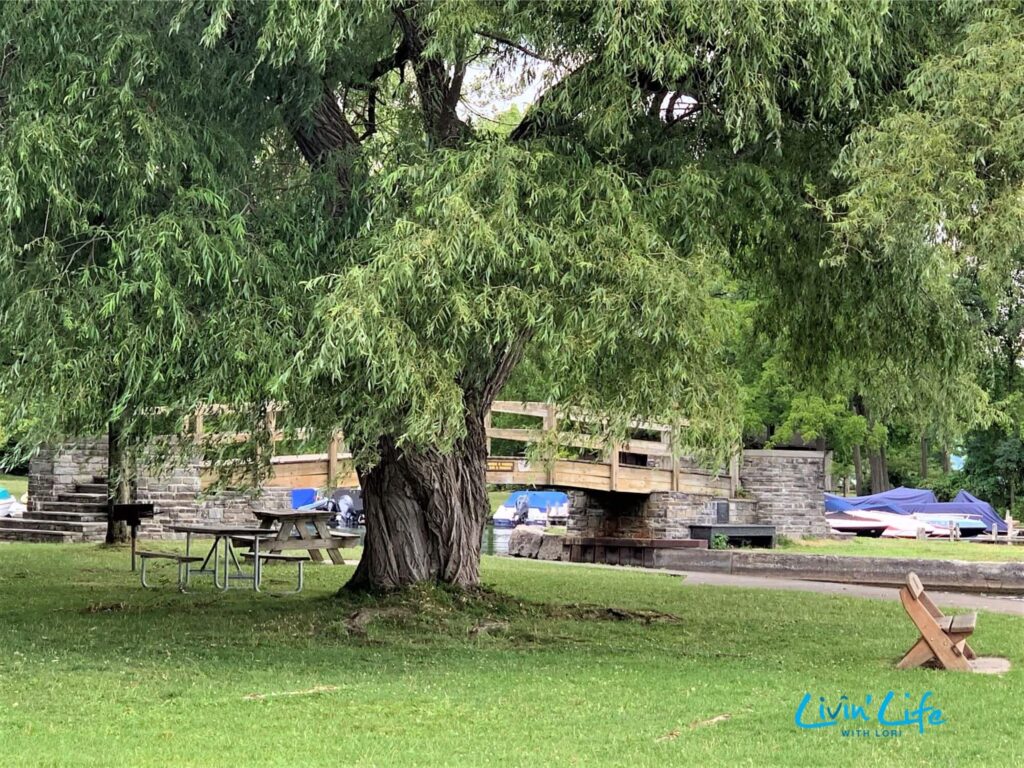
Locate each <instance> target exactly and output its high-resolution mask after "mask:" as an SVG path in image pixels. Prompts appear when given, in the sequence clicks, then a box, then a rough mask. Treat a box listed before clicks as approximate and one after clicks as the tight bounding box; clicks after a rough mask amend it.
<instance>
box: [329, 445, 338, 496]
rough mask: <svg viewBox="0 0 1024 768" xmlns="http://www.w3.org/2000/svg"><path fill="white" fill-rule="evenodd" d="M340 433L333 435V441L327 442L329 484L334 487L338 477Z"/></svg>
mask: <svg viewBox="0 0 1024 768" xmlns="http://www.w3.org/2000/svg"><path fill="white" fill-rule="evenodd" d="M338 442H339V441H338V435H337V433H335V434H332V435H331V441H330V443H328V444H327V486H328V487H329V488H333V487H334V481H335V480H336V479H337V477H338V447H339V446H338Z"/></svg>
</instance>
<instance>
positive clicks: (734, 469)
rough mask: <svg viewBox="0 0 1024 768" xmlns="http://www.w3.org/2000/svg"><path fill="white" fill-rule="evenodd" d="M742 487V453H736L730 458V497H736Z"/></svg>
mask: <svg viewBox="0 0 1024 768" xmlns="http://www.w3.org/2000/svg"><path fill="white" fill-rule="evenodd" d="M739 489H740V455H739V453H734V454H733V455H732V458H731V459H729V498H735V496H736V492H737V491H739Z"/></svg>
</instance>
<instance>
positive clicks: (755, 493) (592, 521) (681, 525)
mask: <svg viewBox="0 0 1024 768" xmlns="http://www.w3.org/2000/svg"><path fill="white" fill-rule="evenodd" d="M828 477H829V454H828V453H827V452H825V451H802V450H801V451H785V450H776V451H769V450H752V451H745V452H744V454H743V459H742V462H741V464H740V485H741V487H742V489H743V490H742V492H741V493H742V496H741V497H740V498H734V499H728V503H729V522H730V523H733V524H764V525H774V526H775V527H776V530H777V532H778V533H779V534H782V535H786V536H824V535H827V534H828V533H829V527H828V523H827V521H826V520H825V501H824V496H823V493H824V491H825V490H827V489H828V487H829V486H828ZM569 497H570V501H571V503H570V510H569V523H568V531H567V532H568V535H570V536H579V537H592V536H609V537H617V538H634V539H639V538H656V539H686V538H689V537H690V526H691V525H708V524H711V523H714V522H716V519H717V516H716V509H715V505H714V504H715V502H716V501H723V499H720V498H716V497H712V496H701V495H697V494H692V493H682V492H656V493H651V494H650V495H648V496H640V495H637V494H625V493H608V492H600V491H581V490H574V491H570V492H569Z"/></svg>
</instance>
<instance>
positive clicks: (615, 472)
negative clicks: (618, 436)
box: [608, 443, 619, 491]
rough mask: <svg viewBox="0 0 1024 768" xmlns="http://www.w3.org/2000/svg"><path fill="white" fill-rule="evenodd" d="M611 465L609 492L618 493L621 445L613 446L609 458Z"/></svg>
mask: <svg viewBox="0 0 1024 768" xmlns="http://www.w3.org/2000/svg"><path fill="white" fill-rule="evenodd" d="M608 459H609V463H610V464H611V473H610V475H609V478H608V485H609V486H610V488H609V490H612V491H617V490H618V489H619V445H618V443H615V444H614V445H612V452H611V455H610V456H609V457H608Z"/></svg>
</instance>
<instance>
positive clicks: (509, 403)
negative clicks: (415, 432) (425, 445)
mask: <svg viewBox="0 0 1024 768" xmlns="http://www.w3.org/2000/svg"><path fill="white" fill-rule="evenodd" d="M547 409H548V405H547V403H520V402H517V401H515V400H495V401H494V403H493V404H492V405H491V413H514V414H516V415H518V416H540V417H541V418H543V417H544V416H545V415H546V414H547Z"/></svg>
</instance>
